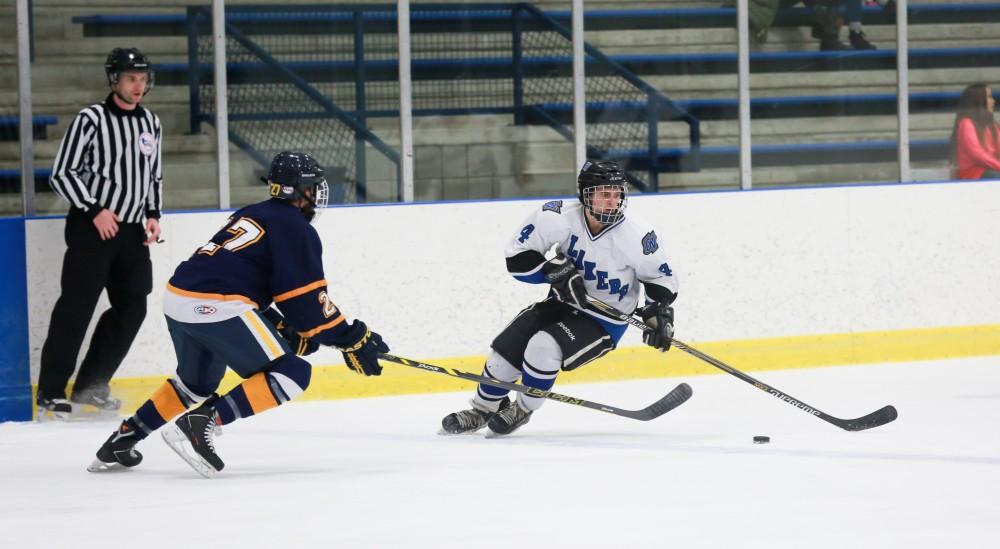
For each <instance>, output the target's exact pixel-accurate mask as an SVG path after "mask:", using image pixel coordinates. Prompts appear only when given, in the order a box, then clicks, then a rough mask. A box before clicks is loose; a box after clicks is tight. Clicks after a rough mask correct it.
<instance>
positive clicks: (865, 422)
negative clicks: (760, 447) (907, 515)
mask: <svg viewBox="0 0 1000 549" xmlns="http://www.w3.org/2000/svg"><path fill="white" fill-rule="evenodd" d="M587 302H588V303H589V304H590V305H591V306H592V307H593V308H594V309H596V310H598V311H599V312H601V313H604V314H606V315H608V316H610V317H613V318H617V319H619V320H624V321H625V322H628V323H629V324H631V325H632V326H635V327H636V328H639V329H640V330H643V331H653V328H652V327H650V326H649V325H648V324H646V323H645V322H643V321H641V320H639V319H637V318H635V317H633V316H632V315H627V314H625V313H623V312H621V311H619V310H618V309H615V308H614V307H612V306H610V305H608V304H607V303H604V302H603V301H598V300H596V299H594V298H592V297H590V296H587ZM673 346H674V347H677V348H678V349H680V350H682V351H684V352H685V353H687V354H689V355H691V356H693V357H695V358H698V359H701V360H703V361H705V362H707V363H709V364H711V365H712V366H715V367H716V368H718V369H720V370H722V371H724V372H726V373H728V374H732V375H734V376H736V377H738V378H740V379H742V380H743V381H746V382H747V383H749V384H750V385H753V386H754V387H756V388H758V389H760V390H761V391H764V392H765V393H768V394H770V395H772V396H774V397H775V398H777V399H779V400H782V401H785V402H787V403H789V404H791V405H792V406H795V407H796V408H798V409H799V410H802V411H803V412H805V413H807V414H811V415H814V416H816V417H818V418H820V419H822V420H823V421H826V422H828V423H832V424H834V425H836V426H837V427H840V428H841V429H844V430H846V431H863V430H865V429H871V428H872V427H878V426H879V425H885V424H886V423H889V422H890V421H893V420H894V419H896V417H897V415H898V414H897V413H896V408H895V407H893V406H892V405H889V406H885V407H883V408H880V409H878V410H876V411H874V412H872V413H870V414H868V415H866V416H862V417H859V418H855V419H840V418H837V417H833V416H831V415H830V414H827V413H825V412H822V411H820V410H818V409H817V408H814V407H813V406H810V405H808V404H806V403H805V402H802V401H801V400H799V399H797V398H793V397H792V396H790V395H788V394H787V393H784V392H782V391H779V390H777V389H775V388H774V387H771V386H770V385H768V384H767V383H764V382H763V381H760V380H758V379H756V378H753V377H751V376H749V375H747V374H745V373H743V372H741V371H739V370H737V369H736V368H733V367H732V366H730V365H728V364H726V363H725V362H722V361H721V360H719V359H716V358H712V357H711V356H708V355H706V354H705V353H703V352H701V351H699V350H697V349H695V348H693V347H691V346H690V345H688V344H686V343H684V342H683V341H678V340H676V339H674V340H673Z"/></svg>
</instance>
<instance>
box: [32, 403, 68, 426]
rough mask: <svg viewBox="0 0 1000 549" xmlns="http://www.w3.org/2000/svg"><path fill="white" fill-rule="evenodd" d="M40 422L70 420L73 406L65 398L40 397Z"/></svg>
mask: <svg viewBox="0 0 1000 549" xmlns="http://www.w3.org/2000/svg"><path fill="white" fill-rule="evenodd" d="M35 404H37V405H38V421H47V420H62V421H65V420H68V419H70V417H71V416H72V415H73V404H72V403H71V402H70V401H68V400H66V399H65V398H42V397H38V400H37V401H36V402H35Z"/></svg>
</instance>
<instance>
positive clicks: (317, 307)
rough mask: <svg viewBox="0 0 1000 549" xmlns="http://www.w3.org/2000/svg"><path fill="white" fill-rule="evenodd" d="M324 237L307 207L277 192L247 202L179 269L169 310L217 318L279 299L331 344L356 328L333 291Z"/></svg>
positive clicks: (297, 323)
mask: <svg viewBox="0 0 1000 549" xmlns="http://www.w3.org/2000/svg"><path fill="white" fill-rule="evenodd" d="M322 256H323V245H322V243H321V242H320V239H319V234H317V233H316V229H314V228H313V227H312V225H310V224H309V222H308V221H306V220H305V218H304V217H303V216H302V212H301V211H300V210H299V209H298V208H297V207H296V206H293V205H292V204H289V203H288V202H286V201H285V200H280V199H276V198H272V199H270V200H267V201H264V202H259V203H257V204H252V205H250V206H246V207H245V208H241V209H240V210H237V211H236V212H235V213H233V215H232V217H230V218H229V220H228V221H227V222H226V225H225V226H224V227H223V228H222V230H220V231H219V232H217V233H216V234H215V236H213V237H212V239H211V240H210V241H209V242H208V243H207V244H205V245H204V246H202V247H201V248H199V249H198V250H197V251H196V252H195V253H194V254H193V255H192V256H191V257H190V258H189V259H188V260H187V261H184V262H182V263H181V264H180V265H178V266H177V269H176V270H175V271H174V276H173V277H171V278H170V282H169V283H168V284H167V290H168V292H169V294H173V296H170V295H169V294H168V297H171V298H172V300H171V302H170V303H169V304H167V303H165V312H166V313H167V315H168V316H171V317H173V318H176V319H177V320H181V321H186V322H218V321H222V320H226V319H227V318H231V317H232V316H236V315H239V314H241V313H242V312H243V311H245V310H247V309H249V308H256V309H260V310H264V309H266V308H267V307H269V306H270V305H271V303H272V302H273V303H275V304H276V305H277V306H278V307H279V308H280V309H281V311H282V313H284V315H285V317H286V318H287V319H288V322H289V324H291V325H292V326H294V327H295V329H296V330H297V331H298V332H299V333H300V334H302V335H303V336H305V337H311V338H314V339H315V340H316V341H318V342H319V343H322V344H324V345H341V344H343V343H344V342H343V333H344V332H345V331H346V330H347V329H348V328H349V325H348V323H346V322H344V316H343V315H342V314H341V312H340V310H339V309H338V308H337V307H336V305H334V303H333V301H332V300H331V298H330V296H329V294H328V293H327V284H326V279H325V277H324V276H323V257H322Z"/></svg>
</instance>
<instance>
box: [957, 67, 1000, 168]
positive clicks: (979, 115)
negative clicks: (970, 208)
mask: <svg viewBox="0 0 1000 549" xmlns="http://www.w3.org/2000/svg"><path fill="white" fill-rule="evenodd" d="M993 104H994V99H993V90H991V89H990V87H989V86H987V85H986V84H982V83H979V84H972V85H971V86H969V87H967V88H965V91H963V92H962V96H961V97H959V98H958V114H956V115H955V127H954V129H953V130H952V132H951V164H952V175H953V176H954V177H955V178H957V179H1000V156H998V155H997V151H998V146H997V144H998V139H997V122H996V120H995V119H994V118H993Z"/></svg>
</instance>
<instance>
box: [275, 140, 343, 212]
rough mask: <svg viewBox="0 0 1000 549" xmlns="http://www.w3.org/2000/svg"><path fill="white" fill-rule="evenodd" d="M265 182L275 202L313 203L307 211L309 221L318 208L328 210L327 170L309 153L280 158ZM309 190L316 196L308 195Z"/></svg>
mask: <svg viewBox="0 0 1000 549" xmlns="http://www.w3.org/2000/svg"><path fill="white" fill-rule="evenodd" d="M264 181H265V182H266V183H267V184H268V185H269V188H270V193H271V196H273V197H275V198H281V199H284V200H298V199H300V198H305V199H306V200H307V201H308V202H309V207H308V208H307V209H303V213H304V214H306V219H310V220H311V219H312V217H313V215H314V214H315V210H316V209H317V208H325V207H326V204H327V201H328V200H329V198H330V186H329V185H328V184H327V182H326V174H325V173H324V172H323V167H322V166H320V165H319V162H316V159H315V158H313V157H311V156H309V155H308V154H306V153H302V152H288V151H284V152H280V153H278V154H276V155H275V156H274V160H272V161H271V168H270V169H268V171H267V178H265V179H264ZM306 189H310V190H311V191H312V192H311V193H308V194H306V192H305V190H306Z"/></svg>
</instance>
